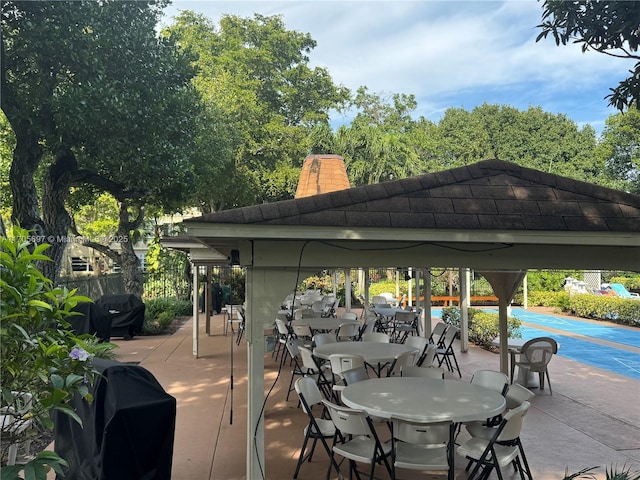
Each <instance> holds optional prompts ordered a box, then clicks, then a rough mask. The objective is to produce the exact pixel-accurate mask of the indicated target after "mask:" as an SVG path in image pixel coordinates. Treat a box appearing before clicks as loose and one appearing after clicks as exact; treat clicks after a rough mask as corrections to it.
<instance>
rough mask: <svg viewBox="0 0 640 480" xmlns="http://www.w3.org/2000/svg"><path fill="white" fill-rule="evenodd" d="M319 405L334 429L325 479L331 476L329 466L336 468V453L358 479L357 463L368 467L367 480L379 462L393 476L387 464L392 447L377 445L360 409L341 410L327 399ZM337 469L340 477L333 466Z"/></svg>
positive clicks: (372, 474)
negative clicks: (324, 409) (327, 415)
mask: <svg viewBox="0 0 640 480" xmlns="http://www.w3.org/2000/svg"><path fill="white" fill-rule="evenodd" d="M322 402H323V403H324V405H325V406H326V407H327V408H328V410H329V414H330V415H331V420H333V424H334V426H335V427H336V434H335V435H334V437H333V447H332V449H331V452H332V453H331V463H330V464H329V472H328V473H327V478H329V476H330V474H331V469H332V467H336V462H335V455H336V454H337V455H340V456H341V457H344V458H346V459H348V460H349V471H350V473H351V474H353V472H356V475H357V476H358V478H360V476H359V474H358V471H357V464H356V462H359V463H365V464H367V465H369V479H373V478H374V473H375V468H376V464H377V463H379V462H384V464H385V466H386V468H387V472H388V473H389V475H393V473H392V467H391V464H390V463H389V456H390V455H391V449H392V445H391V443H384V444H383V443H381V442H380V438H379V437H378V434H377V432H376V429H375V427H374V425H373V422H372V420H371V418H370V417H369V416H368V415H367V414H366V413H365V412H364V411H363V410H354V409H352V408H348V407H343V406H340V405H336V404H334V403H331V402H329V401H327V400H323V401H322ZM336 469H337V471H338V475H339V476H340V477H342V473H341V472H340V470H339V468H338V467H336Z"/></svg>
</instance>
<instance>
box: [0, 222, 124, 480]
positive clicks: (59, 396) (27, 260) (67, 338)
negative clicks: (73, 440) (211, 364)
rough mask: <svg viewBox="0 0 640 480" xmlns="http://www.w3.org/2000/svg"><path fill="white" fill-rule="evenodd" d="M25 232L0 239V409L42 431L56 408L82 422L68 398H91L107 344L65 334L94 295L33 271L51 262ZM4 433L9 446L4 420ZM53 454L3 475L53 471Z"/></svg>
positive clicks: (57, 463)
mask: <svg viewBox="0 0 640 480" xmlns="http://www.w3.org/2000/svg"><path fill="white" fill-rule="evenodd" d="M28 236H29V232H28V231H26V230H23V229H20V228H18V227H15V228H13V229H12V230H11V231H9V232H8V236H7V237H0V245H1V247H2V248H1V250H0V264H1V268H2V276H1V278H0V292H1V293H0V322H1V323H0V343H1V344H2V358H1V370H2V390H1V396H0V409H1V410H2V411H3V412H11V414H12V415H13V416H14V418H15V419H16V421H24V420H27V419H31V420H32V421H33V422H34V423H35V425H37V426H38V427H39V428H43V429H52V428H53V421H52V418H51V416H50V414H51V413H52V412H54V411H58V412H62V413H64V414H66V415H69V416H70V417H72V418H73V419H74V420H76V421H78V422H80V418H79V417H78V416H77V414H76V413H75V412H74V411H73V410H72V409H70V408H69V407H68V405H67V404H66V402H67V401H68V400H70V399H71V398H72V396H74V395H80V396H81V397H83V398H84V399H85V400H87V401H89V402H90V401H91V400H92V396H91V394H90V393H89V388H88V387H89V385H90V384H91V383H92V382H93V379H94V376H95V375H97V372H96V371H95V370H94V368H93V358H94V356H95V355H96V352H99V351H100V352H102V353H104V354H106V352H108V351H109V350H110V349H111V347H110V346H104V347H100V348H98V347H97V342H96V339H95V337H93V336H89V335H80V336H76V335H74V334H73V333H72V332H71V331H69V323H68V318H69V317H70V316H71V315H73V312H72V309H73V308H74V307H75V306H76V305H77V304H78V303H80V302H90V301H91V299H89V298H87V297H82V296H80V295H76V293H75V290H72V291H68V290H67V289H65V288H54V287H53V286H52V282H51V281H50V280H49V279H47V278H46V277H44V275H43V274H42V273H41V272H40V271H39V270H38V269H37V268H36V262H38V261H48V257H47V256H46V255H45V254H44V252H45V250H46V249H47V248H48V245H46V244H41V245H38V246H36V247H32V246H31V245H30V243H29V242H28V241H27V238H28ZM23 392H24V393H28V394H31V395H32V404H31V408H30V409H28V411H27V412H24V413H21V410H22V409H21V403H20V402H21V398H22V397H21V395H20V393H23ZM1 433H2V438H3V440H7V445H8V444H10V443H12V440H13V435H14V433H13V431H12V430H11V428H10V426H9V425H3V426H2V430H1ZM27 434H29V433H27ZM4 453H6V452H4ZM50 453H51V452H50ZM50 453H49V454H42V455H40V456H38V457H36V458H35V459H34V460H32V461H30V462H28V463H27V464H25V465H21V466H19V467H20V468H18V470H16V469H15V468H12V469H10V470H8V471H7V473H6V475H7V478H16V477H17V476H18V474H19V472H20V470H23V471H24V475H25V478H44V477H43V475H44V476H46V473H43V472H45V470H46V466H47V465H49V466H51V467H52V468H54V469H58V468H59V467H60V466H61V465H63V464H64V463H63V462H62V461H60V459H59V457H57V455H56V456H55V457H54V456H51V455H50ZM2 478H5V471H4V469H3V472H2Z"/></svg>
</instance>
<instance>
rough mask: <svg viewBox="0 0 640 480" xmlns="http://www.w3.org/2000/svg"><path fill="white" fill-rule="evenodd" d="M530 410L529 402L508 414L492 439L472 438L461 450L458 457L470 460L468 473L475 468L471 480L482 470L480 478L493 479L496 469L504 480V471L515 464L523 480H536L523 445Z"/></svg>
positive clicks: (467, 468) (461, 446)
mask: <svg viewBox="0 0 640 480" xmlns="http://www.w3.org/2000/svg"><path fill="white" fill-rule="evenodd" d="M529 406H530V404H529V402H527V401H525V402H523V403H522V404H521V405H520V406H519V407H517V408H514V409H513V410H510V411H509V412H507V413H506V414H505V415H504V417H503V419H502V422H500V425H499V426H498V428H496V429H495V433H494V434H493V436H492V437H491V438H490V439H486V438H482V437H471V439H470V440H468V441H466V442H465V443H463V444H462V445H460V446H459V447H458V449H457V452H458V454H459V455H461V456H463V457H466V458H468V459H469V463H468V464H467V467H466V469H465V470H469V468H471V465H473V464H475V466H474V468H473V470H472V471H471V474H470V475H469V477H468V479H473V478H475V476H476V474H477V473H478V472H479V471H480V469H482V472H481V474H480V477H479V478H482V479H485V478H489V475H490V473H491V472H492V470H494V469H495V470H496V473H497V474H498V478H500V479H502V472H501V470H500V469H501V468H502V467H504V466H506V465H509V464H510V463H513V464H514V466H515V468H516V469H517V470H518V471H519V472H520V477H521V478H524V475H526V476H527V478H528V479H529V480H532V478H533V477H532V475H531V470H530V468H529V463H528V462H527V457H526V456H525V453H524V448H523V447H522V442H521V441H520V432H521V431H522V424H523V421H524V417H525V415H526V414H527V412H528V410H529Z"/></svg>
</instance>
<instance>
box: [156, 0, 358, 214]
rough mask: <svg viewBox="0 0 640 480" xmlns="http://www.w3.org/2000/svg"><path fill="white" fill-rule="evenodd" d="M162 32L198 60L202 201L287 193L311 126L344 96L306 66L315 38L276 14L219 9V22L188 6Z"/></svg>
mask: <svg viewBox="0 0 640 480" xmlns="http://www.w3.org/2000/svg"><path fill="white" fill-rule="evenodd" d="M163 34H164V35H165V36H166V37H167V38H169V39H171V40H175V41H176V42H177V43H178V44H179V45H180V46H181V48H182V49H183V51H184V52H185V53H186V54H188V55H191V56H192V58H193V59H194V64H195V65H197V66H198V69H199V73H198V75H197V77H196V78H195V79H194V82H193V83H194V85H195V87H196V88H197V90H198V91H199V92H200V94H201V96H202V98H203V99H204V101H205V105H206V113H205V115H206V117H207V118H209V119H211V120H212V121H204V122H203V124H202V128H201V129H200V130H198V131H197V133H198V137H199V138H198V142H197V148H196V149H195V150H194V152H193V154H194V155H195V157H196V158H198V163H199V167H198V169H197V172H196V173H197V175H198V186H197V188H196V191H195V192H194V193H195V198H196V200H197V202H198V204H199V206H201V208H202V209H203V210H204V211H205V212H211V211H217V210H219V209H222V208H231V207H235V206H244V205H249V204H255V203H260V202H264V201H273V200H280V199H283V198H291V197H292V196H293V194H294V193H295V187H296V185H297V177H298V174H299V173H298V172H299V168H300V166H301V165H302V160H303V159H304V157H305V156H306V155H307V154H308V152H309V148H308V139H307V137H308V135H309V133H310V131H311V130H312V129H313V126H314V125H318V124H324V125H327V124H328V121H329V111H330V110H331V109H334V108H337V109H339V108H341V106H343V105H344V104H345V103H346V101H347V99H348V90H347V89H345V88H344V87H339V86H336V85H334V84H333V81H332V80H331V77H330V75H329V73H328V72H327V70H326V69H324V68H321V67H311V66H310V59H309V54H310V52H311V51H312V50H313V49H314V48H315V46H316V42H315V40H313V39H312V38H311V36H310V35H309V34H308V33H303V32H298V31H294V30H288V29H287V28H286V26H285V24H284V22H283V20H282V18H281V17H280V16H263V15H259V14H255V15H254V16H253V17H251V18H242V17H239V16H235V15H223V16H222V18H221V19H220V20H219V24H218V25H216V24H214V22H212V21H211V20H209V19H207V18H206V17H204V16H203V15H200V14H196V13H194V12H191V11H182V12H180V14H179V15H178V16H177V17H176V19H175V22H174V23H173V24H172V25H170V26H169V27H168V28H166V29H165V30H164V31H163ZM325 153H326V152H325Z"/></svg>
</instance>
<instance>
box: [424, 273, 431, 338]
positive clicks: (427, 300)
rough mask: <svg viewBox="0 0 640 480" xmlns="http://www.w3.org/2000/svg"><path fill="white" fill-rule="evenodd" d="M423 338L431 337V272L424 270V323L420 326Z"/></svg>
mask: <svg viewBox="0 0 640 480" xmlns="http://www.w3.org/2000/svg"><path fill="white" fill-rule="evenodd" d="M422 331H423V332H424V336H425V337H427V338H429V337H430V336H431V272H430V271H429V268H428V267H427V268H425V274H424V323H423V324H422Z"/></svg>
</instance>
